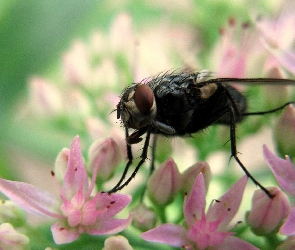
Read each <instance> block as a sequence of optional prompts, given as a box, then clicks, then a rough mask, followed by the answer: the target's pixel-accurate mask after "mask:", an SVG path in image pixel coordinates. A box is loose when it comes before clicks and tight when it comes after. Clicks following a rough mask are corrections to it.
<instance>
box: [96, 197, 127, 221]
mask: <svg viewBox="0 0 295 250" xmlns="http://www.w3.org/2000/svg"><path fill="white" fill-rule="evenodd" d="M97 196H98V198H97V210H104V209H105V208H107V209H108V211H107V216H110V217H112V216H114V215H116V214H117V213H119V212H120V211H121V210H123V209H124V208H125V207H126V206H127V205H128V204H129V203H130V202H131V200H132V197H131V196H130V195H126V194H117V193H112V194H108V193H98V194H97Z"/></svg>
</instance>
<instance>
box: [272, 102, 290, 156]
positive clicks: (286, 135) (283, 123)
mask: <svg viewBox="0 0 295 250" xmlns="http://www.w3.org/2000/svg"><path fill="white" fill-rule="evenodd" d="M274 137H275V140H276V142H277V148H278V151H279V152H280V154H281V155H289V156H290V157H294V156H295V108H294V107H293V106H292V105H288V106H287V107H286V108H285V109H284V111H283V113H282V114H281V116H280V119H279V121H278V123H277V125H276V127H275V130H274Z"/></svg>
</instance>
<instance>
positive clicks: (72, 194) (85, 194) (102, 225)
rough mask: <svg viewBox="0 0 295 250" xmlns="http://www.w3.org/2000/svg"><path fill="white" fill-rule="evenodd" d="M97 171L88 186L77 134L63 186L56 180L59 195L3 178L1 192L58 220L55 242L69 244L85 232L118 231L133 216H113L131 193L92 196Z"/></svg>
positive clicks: (33, 210) (54, 232) (29, 208)
mask: <svg viewBox="0 0 295 250" xmlns="http://www.w3.org/2000/svg"><path fill="white" fill-rule="evenodd" d="M96 174H97V169H93V176H92V180H91V183H90V185H89V184H88V177H87V174H86V169H85V167H84V164H83V158H82V153H81V147H80V138H79V137H78V136H77V137H75V138H74V140H73V142H72V144H71V148H70V151H69V158H68V164H67V169H66V172H65V175H64V178H63V182H62V185H60V184H59V183H58V182H57V185H59V188H60V197H59V198H58V197H56V196H54V195H53V194H51V193H49V192H47V191H45V190H41V189H39V188H37V187H35V186H32V185H30V184H27V183H23V182H16V181H9V180H4V179H0V191H1V192H2V193H4V194H5V195H6V196H8V197H9V198H10V199H11V200H13V201H14V202H15V203H17V204H18V205H19V206H21V207H22V208H23V209H25V210H27V211H30V212H33V213H36V214H44V215H47V216H50V217H53V218H55V220H56V222H55V223H54V224H53V225H52V226H51V231H52V234H53V238H54V241H55V242H56V243H57V244H63V243H69V242H72V241H74V240H76V239H77V238H78V237H79V235H80V234H82V233H87V234H91V235H101V234H112V233H117V232H119V231H122V230H123V229H125V228H126V227H127V226H129V224H130V223H131V216H129V217H128V218H127V219H115V218H113V217H114V216H115V215H116V214H117V213H118V212H120V211H121V210H122V209H123V208H124V207H126V206H127V205H128V204H129V203H130V201H131V197H130V196H128V195H123V194H111V195H110V194H107V193H102V192H99V193H97V194H95V195H94V196H91V193H92V191H93V189H94V184H95V180H96ZM53 175H54V174H53ZM55 180H57V179H55Z"/></svg>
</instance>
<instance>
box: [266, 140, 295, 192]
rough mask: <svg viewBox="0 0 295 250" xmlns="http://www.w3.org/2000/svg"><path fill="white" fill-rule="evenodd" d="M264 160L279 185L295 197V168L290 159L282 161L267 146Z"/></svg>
mask: <svg viewBox="0 0 295 250" xmlns="http://www.w3.org/2000/svg"><path fill="white" fill-rule="evenodd" d="M263 153H264V158H265V160H266V161H267V163H268V165H269V166H270V169H271V170H272V172H273V174H274V175H275V177H276V179H277V181H278V183H279V185H280V186H281V188H282V189H284V190H285V191H286V192H287V193H288V194H290V195H291V196H292V197H295V166H294V165H293V164H292V163H291V161H290V158H289V157H288V156H286V160H284V159H281V158H279V157H277V156H275V155H274V154H272V153H271V152H270V150H269V149H268V148H267V146H266V145H264V146H263Z"/></svg>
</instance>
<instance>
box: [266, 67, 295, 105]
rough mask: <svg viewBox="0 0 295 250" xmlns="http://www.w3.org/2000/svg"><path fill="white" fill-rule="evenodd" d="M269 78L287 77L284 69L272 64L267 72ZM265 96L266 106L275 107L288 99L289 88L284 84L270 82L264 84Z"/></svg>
mask: <svg viewBox="0 0 295 250" xmlns="http://www.w3.org/2000/svg"><path fill="white" fill-rule="evenodd" d="M266 77H267V78H277V79H282V78H286V76H285V74H284V73H283V71H282V70H281V69H280V68H278V67H277V66H276V65H272V66H270V68H269V69H268V72H267V74H266ZM263 93H264V94H263V98H265V107H267V109H274V108H277V107H279V106H280V105H283V104H284V103H285V102H286V100H288V99H289V98H288V88H287V86H284V85H282V84H275V83H273V84H270V85H267V86H264V90H263Z"/></svg>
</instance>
